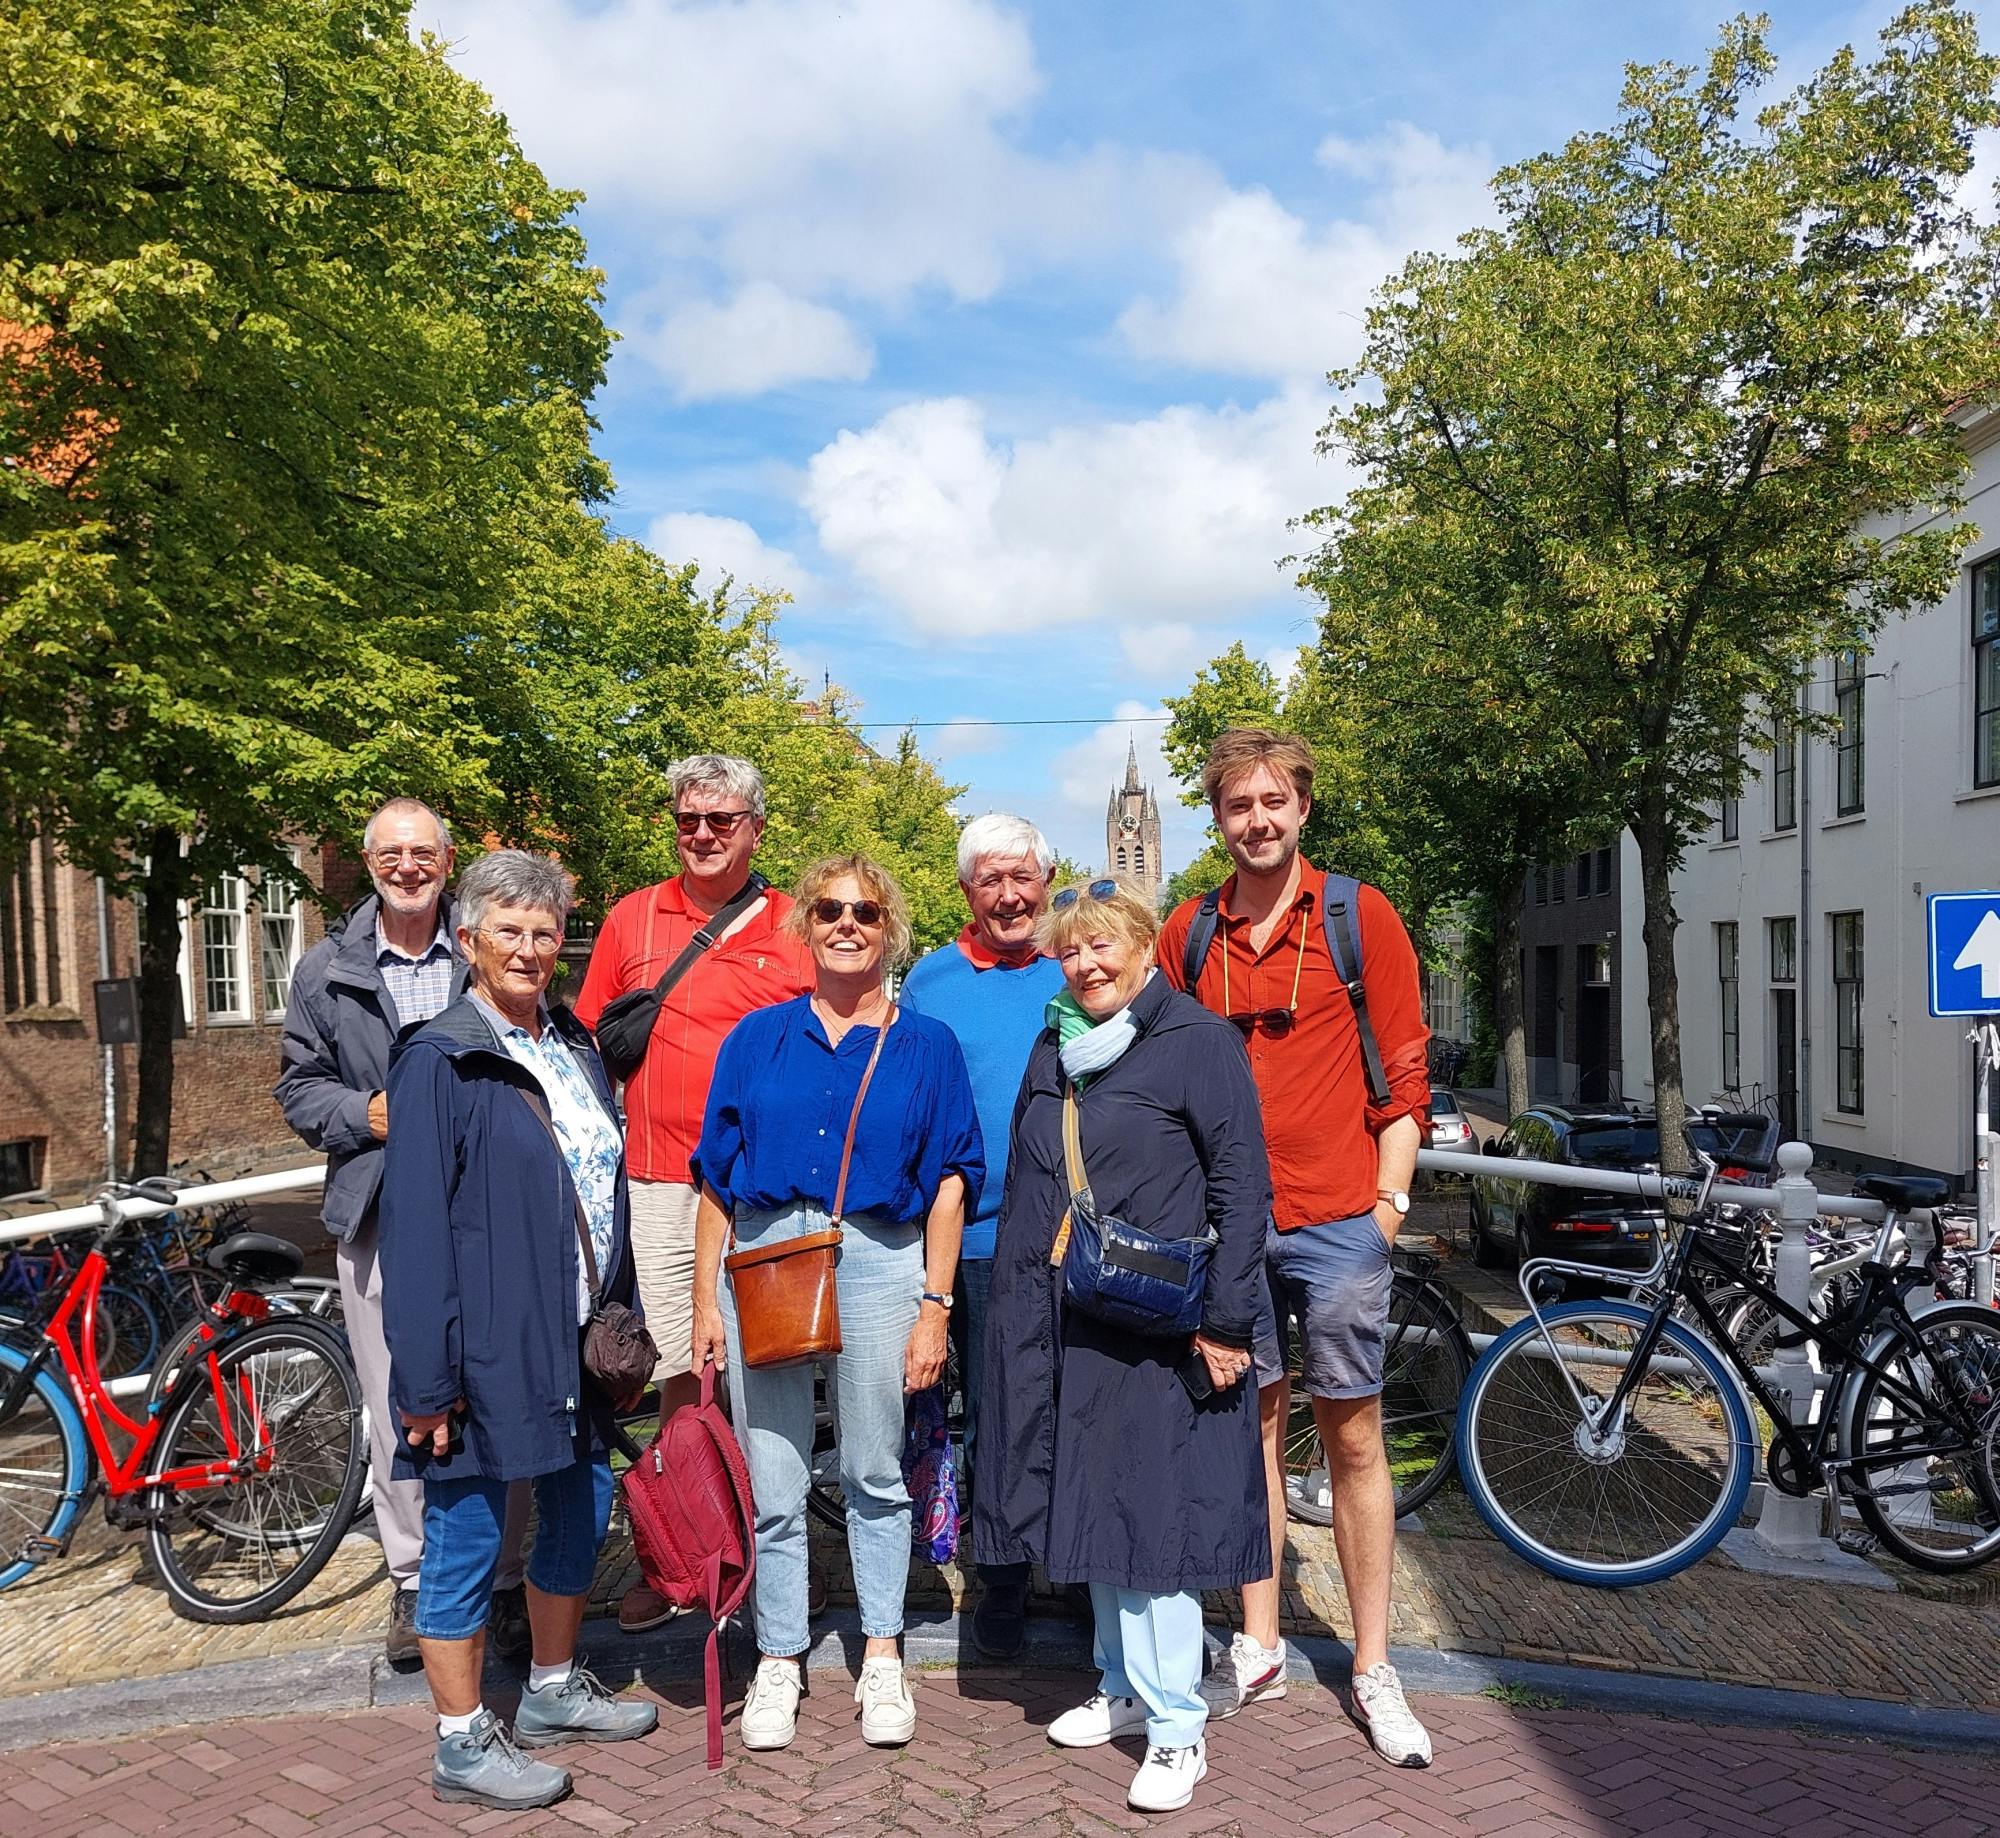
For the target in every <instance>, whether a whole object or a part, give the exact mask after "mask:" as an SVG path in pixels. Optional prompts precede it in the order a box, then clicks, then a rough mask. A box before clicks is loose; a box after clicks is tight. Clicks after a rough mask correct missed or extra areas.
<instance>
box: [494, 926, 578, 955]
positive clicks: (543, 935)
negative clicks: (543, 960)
mask: <svg viewBox="0 0 2000 1838" xmlns="http://www.w3.org/2000/svg"><path fill="white" fill-rule="evenodd" d="M479 936H480V937H481V938H485V939H489V940H491V941H492V942H493V943H494V944H496V945H498V946H499V948H500V949H501V950H502V951H504V952H506V954H507V955H508V956H509V957H512V956H513V955H514V953H515V952H516V951H518V950H519V949H520V948H521V947H522V946H523V945H526V946H527V947H528V948H529V949H530V950H532V951H533V952H534V954H535V955H536V956H537V957H553V956H554V955H555V954H556V952H557V951H559V950H560V949H561V948H562V934H561V933H560V932H524V931H522V930H521V928H520V927H519V926H518V925H495V926H484V925H482V926H481V927H480V928H479Z"/></svg>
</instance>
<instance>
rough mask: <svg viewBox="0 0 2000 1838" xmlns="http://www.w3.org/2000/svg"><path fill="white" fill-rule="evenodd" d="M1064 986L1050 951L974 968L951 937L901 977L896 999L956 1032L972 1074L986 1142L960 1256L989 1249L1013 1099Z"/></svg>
mask: <svg viewBox="0 0 2000 1838" xmlns="http://www.w3.org/2000/svg"><path fill="white" fill-rule="evenodd" d="M1062 986H1063V975H1062V971H1061V970H1060V969H1059V968H1058V967H1057V965H1056V961H1055V959H1054V958H1052V957H1038V958H1036V959H1035V960H1034V961H1033V962H1032V963H1028V964H1024V965H1022V966H1021V968H1020V969H1018V970H1012V969H1009V968H1008V967H1007V966H1006V965H1005V964H995V965H994V966H993V968H992V969H990V970H979V969H975V968H974V967H973V964H972V962H971V960H970V959H969V958H968V957H967V956H966V955H965V953H964V952H963V951H961V950H960V949H959V948H958V945H957V944H956V942H954V943H952V944H948V945H944V946H941V947H940V948H939V949H938V950H935V951H933V952H931V953H930V954H929V955H928V956H926V957H924V958H922V959H920V960H919V961H918V962H917V963H916V964H915V965H914V966H912V968H911V970H910V973H909V975H908V976H906V977H905V978H904V979H903V987H902V991H901V994H900V995H899V996H898V998H897V999H898V1000H899V1001H900V1002H901V1003H902V1004H903V1006H904V1007H905V1008H908V1009H911V1010H913V1011H914V1012H916V1013H917V1014H920V1015H930V1016H932V1017H933V1018H934V1019H936V1020H939V1021H942V1022H943V1023H944V1024H945V1026H946V1027H948V1028H950V1029H951V1031H952V1032H953V1033H954V1034H956V1035H957V1036H958V1044H959V1047H960V1049H961V1050H962V1051H963V1052H964V1054H965V1065H966V1070H967V1071H968V1072H969V1073H970V1074H971V1075H972V1101H973V1104H974V1105H975V1106H976V1107H977V1109H978V1112H979V1134H980V1136H981V1137H982V1138H983V1139H984V1141H985V1145H986V1180H985V1182H984V1184H983V1185H982V1186H981V1187H980V1190H979V1204H978V1206H977V1208H976V1209H975V1210H974V1211H973V1212H972V1214H971V1215H970V1216H969V1217H968V1218H967V1219H966V1222H965V1246H964V1248H963V1250H961V1251H960V1253H959V1255H960V1257H962V1258H969V1259H973V1260H977V1259H980V1258H989V1257H991V1256H992V1255H993V1228H994V1224H995V1222H996V1221H997V1220H998V1219H999V1217H1000V1201H1001V1198H1002V1196H1003V1195H1004V1194H1005V1193H1006V1190H1007V1148H1008V1142H1007V1137H1008V1132H1009V1130H1010V1129H1011V1128H1012V1125H1013V1122H1014V1100H1015V1099H1016V1098H1017V1097H1019V1096H1020V1093H1021V1079H1022V1076H1023V1075H1024V1074H1025V1073H1026V1072H1027V1070H1028V1055H1029V1053H1030V1052H1032V1051H1033V1049H1034V1045H1035V1041H1036V1040H1037V1038H1038V1037H1039V1036H1040V1034H1041V1031H1042V1028H1043V1026H1044V1025H1045V1023H1044V1020H1043V1015H1042V1011H1043V1010H1044V1009H1045V1008H1047V1006H1048V1003H1049V998H1050V997H1051V996H1053V995H1054V994H1055V993H1056V991H1057V990H1059V989H1061V988H1062Z"/></svg>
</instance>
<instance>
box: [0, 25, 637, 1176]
mask: <svg viewBox="0 0 2000 1838" xmlns="http://www.w3.org/2000/svg"><path fill="white" fill-rule="evenodd" d="M408 23H409V22H408V17H407V7H406V6H405V5H404V4H402V3H401V0H243V3H242V4H238V5H233V6H230V7H226V8H218V7H215V6H212V5H206V4H200V3H198V0H63V3H62V4H38V3H37V0H26V3H25V4H23V5H17V6H16V7H14V8H12V9H10V13H9V19H8V29H7V31H6V32H5V33H4V34H0V328H5V329H6V330H7V332H8V334H9V335H8V338H7V340H6V343H5V346H4V351H5V355H6V358H7V360H8V361H7V363H6V367H5V370H4V372H0V450H4V451H5V452H6V453H7V454H8V455H9V456H10V457H11V458H13V459H14V460H15V461H16V462H17V463H15V464H11V465H8V466H5V467H0V653H4V655H5V656H6V658H7V660H8V664H7V676H6V681H5V685H4V697H5V700H4V704H0V809H5V810H7V811H9V812H11V813H13V814H14V815H15V816H16V817H20V816H23V815H31V816H32V817H33V820H34V821H35V822H36V823H37V824H38V825H39V826H40V827H42V828H43V829H44V830H45V831H46V832H47V833H48V834H50V835H51V836H52V837H53V838H54V839H55V840H56V841H57V843H58V844H59V846H60V847H61V848H62V849H63V851H64V852H65V853H66V854H67V855H68V856H69V858H70V859H72V860H73V861H76V862H78V863H80V864H82V865H84V866H86V867H88V868H90V869H93V870H95V871H97V872H100V873H103V874H106V875H107V876H109V877H110V878H111V879H112V880H113V881H114V882H116V883H117V884H119V885H120V886H122V887H127V888H132V887H136V888H137V889H138V890H139V891H140V892H141V893H142V894H143V896H144V908H143V912H144V918H143V942H142V949H141V983H142V995H141V1010H142V1025H143V1042H142V1049H141V1056H140V1081H139V1101H138V1124H137V1139H136V1144H135V1151H134V1161H135V1164H136V1166H137V1167H138V1168H139V1169H141V1170H142V1171H143V1170H149V1169H157V1168H160V1167H162V1166H164V1165H165V1160H166V1155H167V1145H168V1134H169V1129H170V1123H171V1112H172V1077H173V1070H172V1054H171V1047H170V1036H171V1031H172V1023H173V1019H174V1013H175V1005H176V1003H177V1001H178V996H177V993H176V965H177V961H178V955H179V953H178V920H179V916H180V911H181V905H182V902H183V900H184V899H185V898H186V897H187V896H188V895H189V894H190V893H191V892H192V891H193V890H195V889H197V888H199V887H200V886H201V884H202V883H203V881H204V880H205V879H206V878H208V877H209V876H210V875H212V874H215V873H217V872H220V871H223V870H227V869H232V868H234V867H236V866H237V865H238V864H240V863H245V862H249V863H258V862H262V863H266V864H269V865H270V866H271V867H273V868H274V869H275V868H278V867H279V866H280V864H281V863H282V862H283V861H284V860H285V859H286V858H285V854H284V847H283V845H284V839H285V837H286V836H287V835H288V834H289V833H296V832H299V831H303V832H304V833H306V834H347V833H351V825H352V822H353V819H354V817H355V815H356V814H357V812H358V811H360V810H361V809H363V808H365V806H366V805H367V803H368V802H369V801H371V800H372V799H374V798H376V797H378V796H379V795H381V794H383V793H385V792H388V791H391V790H405V789H407V790H414V791H417V792H419V793H421V794H423V795H426V796H429V797H431V798H433V799H434V800H437V801H439V802H440V803H442V804H444V805H447V806H451V807H454V808H458V809H461V810H465V809H470V810H474V811H477V810H480V809H482V808H483V807H484V806H485V805H486V804H487V803H488V801H489V796H490V793H491V791H492V788H493V780H492V775H491V770H490V768H491V766H492V764H493V760H494V736H493V735H492V733H491V732H490V730H489V728H488V726H487V723H486V720H485V717H484V715H483V713H482V710H481V707H480V699H481V697H482V696H483V695H484V694H485V693H486V692H487V691H488V690H489V689H491V688H492V685H491V684H490V683H486V682H474V681H472V680H471V679H470V678H469V676H468V673H467V662H468V658H469V657H470V656H472V655H474V654H476V653H477V652H478V651H479V650H480V647H481V641H480V637H479V635H480V633H481V631H482V628H483V624H484V622H485V621H486V620H487V619H488V617H489V616H490V615H491V614H492V613H493V612H494V610H495V609H496V608H499V607H502V606H504V605H505V604H506V601H507V597H508V593H509V584H510V582H511V581H512V580H513V578H514V577H515V575H516V572H517V569H519V568H521V567H523V566H528V565H531V564H532V563H533V561H534V559H535V558H534V556H533V554H532V552H531V551H530V550H528V549H527V548H525V547H524V533H525V532H528V531H530V530H532V529H533V528H534V527H535V525H536V523H537V521H538V513H541V512H546V513H547V514H548V515H550V516H561V515H565V514H567V513H569V512H570V511H571V510H572V508H573V507H574V506H575V505H576V504H577V503H578V502H580V501H587V500H589V499H590V498H592V497H594V496H596V495H598V494H600V493H601V492H602V491H603V489H604V487H605V484H606V479H605V474H604V472H603V470H602V468H601V467H600V466H599V465H598V463H597V462H596V460H595V459H594V458H593V457H592V455H591V451H590V446H589V438H588V436H589V423H588V419H587V416H586V412H585V406H584V405H585V402H586V401H587V399H588V397H589V396H590V394H591V392H592V391H593V390H594V388H595V387H596V385H597V383H598V381H599V379H600V376H601V373H602V369H603V364H604V359H605V354H606V350H607V334H606V331H605V328H604V326H603V323H602V321H601V319H600V317H599V314H598V310H597V309H598V300H599V286H600V277H599V276H598V274H597V273H596V271H595V270H593V269H592V268H590V267H589V266H588V265H587V263H586V260H585V254H584V247H583V243H582V239H581V237H580V236H579V234H578V232H577V230H576V228H575V227H574V224H573V223H572V222H571V221H570V219H571V211H572V207H573V205H574V202H575V199H574V197H573V195H572V194H568V193H564V192H560V191H556V190H554V189H552V188H551V187H550V185H549V184H548V183H547V181H546V180H545V179H544V178H543V176H542V175H541V173H540V172H539V171H538V170H537V169H536V168H535V167H534V166H533V165H532V164H531V163H529V162H528V161H527V160H526V159H524V158H523V157H522V155H521V153H520V150H519V148H518V147H516V146H515V144H514V143H513V141H512V139H511V138H510V136H509V134H508V131H507V128H506V124H505V123H504V122H503V121H502V120H501V118H500V117H499V116H498V115H497V114H496V113H495V112H494V110H493V109H492V107H491V105H490V104H489V103H488V101H487V99H486V97H485V96H484V95H483V94H482V93H481V92H480V91H479V90H478V89H477V88H476V87H475V86H474V85H472V84H471V83H469V82H468V81H466V80H465V79H464V78H463V77H461V76H460V75H458V74H457V73H456V72H455V71H454V70H453V69H452V67H451V65H450V63H449V62H448V61H447V59H446V57H445V54H444V50H443V48H442V47H441V46H440V45H438V44H437V43H436V42H434V41H431V40H428V39H426V40H425V41H423V42H421V43H418V42H413V41H412V39H411V38H410V36H409V31H408ZM11 828H12V826H11V825H7V826H0V834H5V833H8V832H9V831H11ZM184 839H185V852H184V846H183V845H184Z"/></svg>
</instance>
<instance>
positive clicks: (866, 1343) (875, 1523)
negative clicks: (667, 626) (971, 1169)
mask: <svg viewBox="0 0 2000 1838" xmlns="http://www.w3.org/2000/svg"><path fill="white" fill-rule="evenodd" d="M827 1224H828V1220H827V1215H826V1214H825V1213H824V1212H822V1211H820V1210H819V1209H818V1208H817V1207H808V1206H794V1207H788V1208H786V1209H785V1210H784V1211H783V1212H778V1213H752V1212H744V1213H739V1214H738V1215H737V1218H736V1246H737V1249H738V1250H748V1249H750V1248H751V1247H752V1246H753V1245H760V1244H775V1243H777V1242H779V1241H781V1240H783V1239H786V1238H797V1237H800V1236H802V1235H803V1234H805V1233H807V1232H819V1231H824V1230H825V1229H826V1226H827ZM834 1270H835V1280H836V1285H837V1290H838V1295H839V1301H840V1342H841V1350H840V1352H839V1353H838V1354H836V1355H835V1356H833V1357H832V1358H830V1359H827V1360H823V1361H821V1362H820V1363H821V1364H822V1365H823V1366H824V1367H825V1370H826V1383H827V1392H828V1395H829V1396H830V1397H831V1398H832V1400H833V1413H834V1426H835V1434H836V1436H837V1438H838V1441H839V1446H840V1487H841V1491H842V1492H843V1493H844V1494H845V1495H846V1496H847V1554H848V1558H849V1560H850V1561H851V1562H852V1564H853V1566H854V1593H855V1594H856V1595H857V1596H858V1597H860V1600H861V1631H862V1633H863V1634H864V1635H865V1636H866V1637H867V1638H869V1639H871V1640H889V1639H893V1638H894V1637H895V1636H896V1635H898V1634H900V1633H901V1632H902V1631H903V1592H904V1589H905V1586H906V1585H907V1584H908V1582H909V1576H910V1494H909V1489H908V1488H906V1487H905V1486H904V1485H903V1354H904V1351H905V1349H906V1348H907V1347H908V1346H909V1343H910V1330H911V1329H912V1328H914V1327H915V1326H916V1324H917V1310H918V1308H919V1307H920V1306H921V1305H922V1300H923V1292H924V1248H923V1233H922V1232H921V1231H920V1230H919V1229H918V1227H916V1226H915V1225H894V1224H891V1223H889V1222H888V1221H886V1220H881V1219H872V1218H869V1217H867V1216H866V1215H865V1214H864V1215H863V1216H861V1217H859V1218H850V1219H849V1220H847V1222H846V1227H845V1232H844V1235H843V1236H842V1238H841V1241H840V1251H839V1255H838V1257H837V1259H836V1261H835V1264H834ZM719 1287H720V1289H721V1296H720V1298H719V1300H720V1302H721V1305H722V1320H723V1325H724V1327H725V1328H726V1329H727V1331H728V1335H729V1401H730V1413H731V1415H732V1416H733V1417H734V1419H735V1422H736V1434H737V1438H738V1440H739V1441H740V1442H741V1443H742V1445H743V1456H744V1459H745V1461H746V1462H748V1464H749V1467H750V1491H751V1493H752V1495H753V1496H754V1497H755V1499H756V1502H757V1650H758V1651H759V1652H760V1653H763V1654H765V1655H767V1656H768V1657H770V1658H773V1659H785V1658H789V1657H791V1656H792V1655H793V1654H797V1653H803V1652H804V1651H805V1650H806V1648H807V1647H808V1646H810V1645H811V1644H812V1641H811V1636H810V1635H809V1634H808V1633H807V1632H806V1487H807V1484H808V1481H809V1478H810V1464H811V1461H812V1445H813V1369H812V1367H811V1366H810V1365H800V1366H764V1367H759V1368H757V1369H755V1370H753V1369H751V1368H749V1367H746V1366H745V1365H744V1363H743V1342H742V1336H741V1334H740V1333H739V1331H738V1329H737V1324H736V1296H735V1292H734V1290H733V1288H732V1286H731V1285H730V1284H729V1283H728V1282H727V1281H725V1282H723V1283H722V1284H721V1285H720V1286H719Z"/></svg>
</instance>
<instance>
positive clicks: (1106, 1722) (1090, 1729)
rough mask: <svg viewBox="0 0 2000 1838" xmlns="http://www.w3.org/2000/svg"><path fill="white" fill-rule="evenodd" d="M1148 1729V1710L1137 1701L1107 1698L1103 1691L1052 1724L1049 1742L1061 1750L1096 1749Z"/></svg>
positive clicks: (1133, 1699) (1067, 1711) (1065, 1713)
mask: <svg viewBox="0 0 2000 1838" xmlns="http://www.w3.org/2000/svg"><path fill="white" fill-rule="evenodd" d="M1145 1727H1146V1707H1145V1705H1143V1704H1141V1703H1140V1702H1139V1700H1138V1699H1137V1698H1107V1697H1106V1696H1105V1695H1104V1693H1103V1692H1101V1691H1100V1692H1098V1693H1097V1695H1096V1696H1095V1697H1090V1698H1086V1699H1085V1700H1084V1701H1083V1702H1082V1703H1081V1704H1079V1705H1078V1706H1077V1707H1076V1708H1075V1709H1074V1710H1066V1711H1064V1712H1063V1714H1062V1715H1061V1716H1060V1717H1058V1718H1057V1719H1056V1720H1055V1721H1054V1722H1053V1723H1051V1724H1050V1725H1049V1740H1050V1741H1051V1742H1053V1743H1054V1744H1055V1745H1056V1747H1057V1748H1059V1749H1094V1748H1097V1747H1099V1746H1101V1745H1102V1744H1104V1743H1107V1742H1109V1741H1110V1740H1111V1738H1112V1737H1113V1736H1124V1735H1129V1734H1130V1733H1131V1732H1132V1731H1133V1730H1142V1729H1144V1728H1145Z"/></svg>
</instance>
